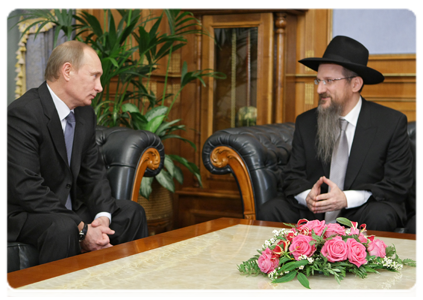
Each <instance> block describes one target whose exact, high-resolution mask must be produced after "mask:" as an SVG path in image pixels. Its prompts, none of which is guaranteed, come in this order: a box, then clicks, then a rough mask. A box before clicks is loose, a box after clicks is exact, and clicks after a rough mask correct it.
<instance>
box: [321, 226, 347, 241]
mask: <svg viewBox="0 0 423 300" xmlns="http://www.w3.org/2000/svg"><path fill="white" fill-rule="evenodd" d="M331 235H345V227H344V226H341V225H339V224H338V223H329V224H328V225H327V229H326V231H325V235H324V237H325V238H328V237H330V236H331Z"/></svg>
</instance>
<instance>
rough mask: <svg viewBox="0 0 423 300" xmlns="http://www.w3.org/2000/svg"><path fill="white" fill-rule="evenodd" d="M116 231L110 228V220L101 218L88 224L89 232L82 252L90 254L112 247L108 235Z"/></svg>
mask: <svg viewBox="0 0 423 300" xmlns="http://www.w3.org/2000/svg"><path fill="white" fill-rule="evenodd" d="M114 233H115V231H114V230H111V229H110V228H109V218H107V217H100V218H98V219H95V220H94V221H93V222H92V223H91V224H88V231H87V235H86V236H85V239H84V240H83V241H82V242H81V249H82V252H89V251H94V250H100V249H104V248H109V247H112V246H113V245H112V244H110V239H109V236H108V235H111V234H114Z"/></svg>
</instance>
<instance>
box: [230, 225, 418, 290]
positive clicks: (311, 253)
mask: <svg viewBox="0 0 423 300" xmlns="http://www.w3.org/2000/svg"><path fill="white" fill-rule="evenodd" d="M336 221H337V222H338V223H339V224H338V223H330V224H325V221H319V220H313V221H308V220H306V219H302V220H299V221H298V223H297V224H296V225H291V224H285V225H287V226H290V227H291V228H282V229H280V230H274V231H273V234H274V236H273V237H272V238H271V239H269V240H266V241H265V243H264V245H263V246H262V248H261V249H259V250H258V252H259V254H258V255H255V256H254V257H252V258H250V259H249V260H247V261H245V262H243V263H242V264H241V265H239V266H238V270H239V271H240V272H241V273H243V274H245V275H259V274H262V275H265V276H268V277H269V278H270V279H272V283H282V282H288V281H291V280H293V279H294V278H295V277H297V279H298V281H299V282H300V283H301V284H302V285H303V286H304V287H306V288H310V286H309V281H308V279H307V277H308V276H310V275H314V273H322V274H323V275H325V276H330V275H333V276H334V277H335V279H336V281H337V282H338V283H340V282H341V280H342V279H343V278H344V277H345V275H346V273H347V272H350V273H354V274H355V275H356V276H358V277H361V278H365V277H366V276H367V274H368V273H378V271H377V270H378V269H386V270H390V271H395V272H396V271H398V270H401V269H402V267H403V266H404V265H407V266H413V267H415V266H416V262H415V261H413V260H411V259H404V260H401V259H400V258H399V257H398V255H397V253H396V249H395V246H388V247H387V246H386V245H385V243H384V242H383V241H381V240H379V239H376V238H375V237H374V236H366V225H365V224H363V225H361V226H360V227H359V228H358V227H357V226H358V224H357V222H351V221H350V220H348V219H346V218H337V219H336ZM340 224H342V225H345V226H347V227H348V228H346V227H344V226H342V225H340Z"/></svg>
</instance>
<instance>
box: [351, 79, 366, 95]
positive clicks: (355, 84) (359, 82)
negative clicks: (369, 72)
mask: <svg viewBox="0 0 423 300" xmlns="http://www.w3.org/2000/svg"><path fill="white" fill-rule="evenodd" d="M363 84H364V81H363V78H361V77H360V76H356V77H354V78H353V79H352V91H353V92H354V93H357V92H359V91H360V89H361V87H362V86H363Z"/></svg>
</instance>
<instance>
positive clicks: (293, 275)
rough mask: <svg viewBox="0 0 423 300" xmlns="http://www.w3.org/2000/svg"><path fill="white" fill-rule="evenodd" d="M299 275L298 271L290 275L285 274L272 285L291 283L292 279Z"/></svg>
mask: <svg viewBox="0 0 423 300" xmlns="http://www.w3.org/2000/svg"><path fill="white" fill-rule="evenodd" d="M297 273H298V272H297V271H293V272H289V273H288V274H285V275H284V276H282V277H279V278H278V279H275V280H273V281H272V283H283V282H288V281H291V280H292V279H294V278H295V275H297Z"/></svg>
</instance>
